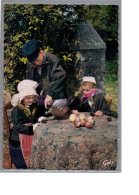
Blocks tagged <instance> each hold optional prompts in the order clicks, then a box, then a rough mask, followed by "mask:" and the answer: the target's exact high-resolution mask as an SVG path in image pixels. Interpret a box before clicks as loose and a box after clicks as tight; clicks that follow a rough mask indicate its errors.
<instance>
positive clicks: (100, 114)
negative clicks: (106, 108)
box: [95, 110, 103, 116]
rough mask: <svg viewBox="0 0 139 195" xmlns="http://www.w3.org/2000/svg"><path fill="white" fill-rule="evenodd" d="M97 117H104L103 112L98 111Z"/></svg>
mask: <svg viewBox="0 0 139 195" xmlns="http://www.w3.org/2000/svg"><path fill="white" fill-rule="evenodd" d="M95 116H103V112H102V111H99V110H98V111H96V112H95Z"/></svg>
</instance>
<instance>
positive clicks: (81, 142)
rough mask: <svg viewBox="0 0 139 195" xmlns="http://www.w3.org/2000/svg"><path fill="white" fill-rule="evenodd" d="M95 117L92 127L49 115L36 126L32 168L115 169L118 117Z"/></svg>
mask: <svg viewBox="0 0 139 195" xmlns="http://www.w3.org/2000/svg"><path fill="white" fill-rule="evenodd" d="M111 119H112V121H110V122H109V121H108V120H107V116H102V117H94V120H95V125H94V126H93V128H91V129H87V128H86V127H79V128H75V127H74V124H73V123H71V122H70V121H69V120H68V118H65V119H63V120H61V119H56V118H54V117H50V118H49V120H48V121H47V123H41V125H40V126H39V127H38V128H37V129H36V131H35V134H34V138H33V143H32V152H31V166H30V168H31V169H46V170H116V167H117V120H116V119H115V118H112V117H111Z"/></svg>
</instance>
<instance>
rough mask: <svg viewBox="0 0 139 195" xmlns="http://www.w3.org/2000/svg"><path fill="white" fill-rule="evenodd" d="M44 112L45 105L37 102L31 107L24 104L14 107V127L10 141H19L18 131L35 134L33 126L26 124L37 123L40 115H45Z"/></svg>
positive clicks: (12, 114) (12, 115)
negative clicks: (39, 104)
mask: <svg viewBox="0 0 139 195" xmlns="http://www.w3.org/2000/svg"><path fill="white" fill-rule="evenodd" d="M44 114H45V108H44V106H38V105H37V104H32V105H31V106H30V107H29V108H27V107H25V106H24V105H22V104H19V105H17V106H16V107H14V108H13V110H12V113H11V117H12V122H13V128H12V132H11V138H10V141H11V142H13V141H17V142H19V135H18V133H21V134H27V135H33V134H34V133H33V126H25V124H29V123H32V124H34V123H36V122H37V121H38V118H39V117H40V116H44Z"/></svg>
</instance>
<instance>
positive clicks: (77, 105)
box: [70, 76, 111, 116]
mask: <svg viewBox="0 0 139 195" xmlns="http://www.w3.org/2000/svg"><path fill="white" fill-rule="evenodd" d="M81 88H82V92H81V94H79V95H78V96H77V97H75V99H74V100H73V102H72V103H71V105H70V110H71V112H72V113H73V114H79V112H93V113H94V115H95V116H102V115H110V114H111V112H110V108H109V106H108V104H107V102H106V100H105V98H104V96H103V95H102V92H101V90H99V89H96V80H95V78H94V77H91V76H86V77H83V81H82V86H81Z"/></svg>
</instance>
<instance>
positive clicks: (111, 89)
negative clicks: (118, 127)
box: [106, 77, 118, 118]
mask: <svg viewBox="0 0 139 195" xmlns="http://www.w3.org/2000/svg"><path fill="white" fill-rule="evenodd" d="M106 96H107V97H109V98H111V99H112V104H111V107H110V109H111V111H112V116H113V117H116V118H117V117H118V113H117V107H118V81H117V80H116V78H115V77H112V78H111V79H109V78H108V79H106Z"/></svg>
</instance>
